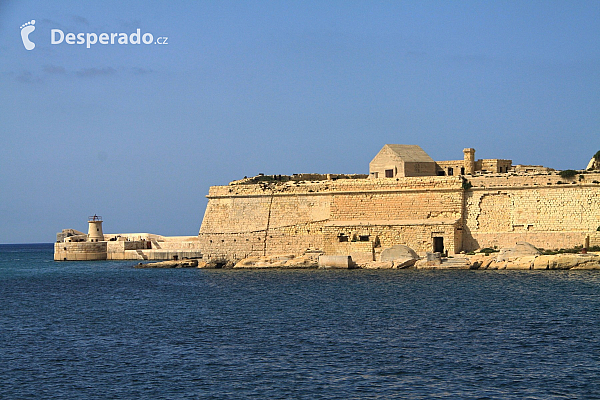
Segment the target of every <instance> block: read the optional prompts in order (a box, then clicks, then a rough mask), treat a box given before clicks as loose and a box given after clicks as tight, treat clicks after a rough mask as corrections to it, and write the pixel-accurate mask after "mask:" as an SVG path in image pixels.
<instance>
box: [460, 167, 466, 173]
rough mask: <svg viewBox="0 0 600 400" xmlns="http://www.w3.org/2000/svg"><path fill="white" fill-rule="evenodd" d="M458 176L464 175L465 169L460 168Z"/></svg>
mask: <svg viewBox="0 0 600 400" xmlns="http://www.w3.org/2000/svg"><path fill="white" fill-rule="evenodd" d="M460 174H461V175H464V174H465V167H462V168H461V169H460Z"/></svg>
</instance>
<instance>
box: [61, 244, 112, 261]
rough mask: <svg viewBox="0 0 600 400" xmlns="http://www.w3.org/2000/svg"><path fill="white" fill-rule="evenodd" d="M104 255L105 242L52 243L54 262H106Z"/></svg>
mask: <svg viewBox="0 0 600 400" xmlns="http://www.w3.org/2000/svg"><path fill="white" fill-rule="evenodd" d="M106 253H107V251H106V242H58V243H54V260H56V261H86V260H106Z"/></svg>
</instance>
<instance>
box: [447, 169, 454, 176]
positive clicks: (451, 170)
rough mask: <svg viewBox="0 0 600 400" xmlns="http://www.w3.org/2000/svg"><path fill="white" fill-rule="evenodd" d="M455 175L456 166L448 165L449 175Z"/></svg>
mask: <svg viewBox="0 0 600 400" xmlns="http://www.w3.org/2000/svg"><path fill="white" fill-rule="evenodd" d="M452 175H454V168H452V167H448V176H452Z"/></svg>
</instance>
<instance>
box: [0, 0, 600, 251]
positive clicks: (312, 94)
mask: <svg viewBox="0 0 600 400" xmlns="http://www.w3.org/2000/svg"><path fill="white" fill-rule="evenodd" d="M31 20H35V24H33V26H35V30H33V31H32V32H31V33H30V34H29V39H30V40H31V42H33V43H35V48H34V49H33V50H26V48H25V46H24V44H23V41H22V32H21V29H29V30H30V29H31V28H30V27H29V28H28V27H24V28H21V26H22V25H24V24H26V23H27V22H29V21H31ZM138 28H139V29H140V33H141V35H144V34H145V33H150V34H152V36H153V39H154V40H156V39H157V38H159V37H161V38H162V37H168V39H167V44H164V45H158V44H148V45H146V44H143V43H142V44H127V45H119V44H114V45H111V44H106V45H104V44H99V43H96V44H90V48H87V45H86V44H85V43H84V44H82V45H78V44H72V45H70V44H67V43H66V42H65V41H63V42H62V43H60V44H52V43H51V30H52V29H59V30H61V31H62V32H63V33H64V34H65V35H66V34H67V33H74V34H75V35H76V34H78V33H84V34H88V33H90V34H91V33H95V34H96V35H100V34H101V33H108V34H109V35H110V33H126V34H127V35H128V37H129V35H130V34H132V33H135V32H137V29H138ZM146 38H149V37H148V36H147V37H146ZM134 39H135V37H134ZM90 40H92V39H90ZM115 43H116V41H115ZM599 89H600V2H599V1H588V2H586V1H416V0H415V1H327V0H320V1H293V2H292V1H245V2H241V1H231V2H228V1H94V2H90V1H51V0H50V1H49V0H44V1H41V0H40V1H26V0H25V1H2V0H0V135H1V136H0V137H1V146H0V243H28V242H53V241H54V240H55V233H56V232H58V231H60V230H61V229H63V228H75V229H79V230H83V231H86V232H87V217H88V216H89V215H93V214H95V213H96V214H98V215H101V216H103V218H104V221H105V222H104V231H105V232H107V233H111V232H114V233H116V232H150V233H157V234H163V235H195V234H197V233H198V230H199V228H200V224H201V222H202V217H203V215H204V209H205V206H206V198H205V195H206V194H207V193H208V188H209V187H210V186H211V185H222V184H227V183H228V182H229V181H231V180H234V179H239V178H243V177H244V176H245V175H247V176H251V175H256V174H258V173H261V172H262V173H265V174H293V173H304V172H307V173H310V172H317V173H368V164H369V161H370V160H371V159H372V158H373V157H374V156H375V154H376V153H377V152H378V151H379V150H380V148H381V147H382V146H383V145H384V144H385V143H398V144H418V145H420V146H421V147H422V148H423V149H424V150H425V151H426V152H427V153H428V154H429V155H431V157H433V158H434V159H435V160H452V159H460V158H462V149H463V148H465V147H474V148H475V149H476V150H477V152H476V154H475V156H476V158H508V159H512V160H513V163H515V164H542V165H545V166H548V167H553V168H556V169H566V168H573V169H581V168H585V166H586V165H587V162H588V161H589V160H590V158H591V156H592V155H593V154H594V153H595V152H596V151H597V150H600V135H599V133H600V112H599V111H600V90H599Z"/></svg>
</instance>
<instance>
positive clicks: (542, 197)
mask: <svg viewBox="0 0 600 400" xmlns="http://www.w3.org/2000/svg"><path fill="white" fill-rule="evenodd" d="M579 179H580V178H579V177H576V178H575V179H574V180H572V181H571V180H569V181H566V180H565V179H563V178H561V177H560V176H559V175H557V174H549V175H539V176H504V177H499V176H489V177H478V178H473V179H471V183H472V184H473V187H472V189H471V190H469V191H467V192H466V195H465V216H464V220H465V222H464V227H465V231H464V238H463V248H464V250H466V251H469V250H475V249H477V248H482V247H493V246H498V247H505V246H512V245H514V244H515V243H516V242H517V241H526V242H529V243H531V244H533V245H534V246H537V247H541V248H546V249H554V248H570V247H574V246H576V245H583V243H584V240H585V237H586V236H587V235H589V234H590V233H591V232H594V231H595V230H596V229H597V227H598V226H599V225H600V184H599V183H593V182H594V181H596V182H598V181H600V177H599V176H598V174H586V175H584V177H583V179H581V180H579ZM559 182H563V183H562V184H561V183H559ZM567 182H568V183H567Z"/></svg>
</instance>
